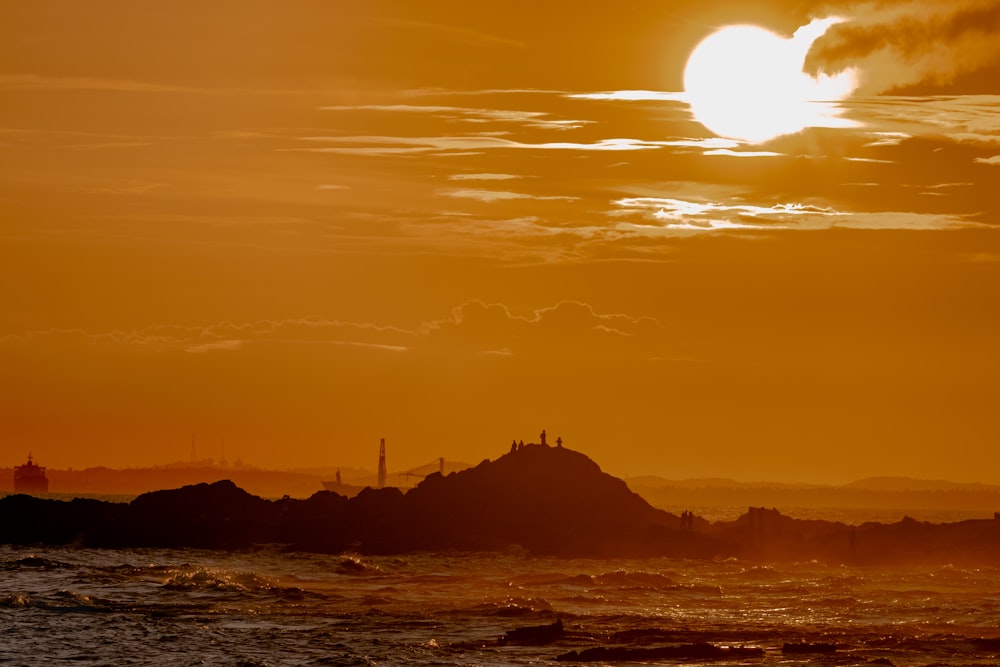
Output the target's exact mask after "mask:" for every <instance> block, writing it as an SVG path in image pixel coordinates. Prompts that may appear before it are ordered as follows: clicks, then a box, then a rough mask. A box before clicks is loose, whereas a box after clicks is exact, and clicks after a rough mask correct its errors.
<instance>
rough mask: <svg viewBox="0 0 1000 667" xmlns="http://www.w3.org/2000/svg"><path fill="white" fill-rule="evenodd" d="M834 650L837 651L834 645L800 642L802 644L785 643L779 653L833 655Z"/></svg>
mask: <svg viewBox="0 0 1000 667" xmlns="http://www.w3.org/2000/svg"><path fill="white" fill-rule="evenodd" d="M836 650H837V646H836V645H835V644H826V643H823V642H820V643H816V644H809V643H806V642H802V643H799V644H795V643H786V644H785V645H784V646H782V647H781V652H782V653H795V654H799V653H834V652H836Z"/></svg>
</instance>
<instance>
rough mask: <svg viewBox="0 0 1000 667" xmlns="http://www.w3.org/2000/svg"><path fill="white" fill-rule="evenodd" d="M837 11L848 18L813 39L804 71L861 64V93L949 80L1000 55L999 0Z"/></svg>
mask: <svg viewBox="0 0 1000 667" xmlns="http://www.w3.org/2000/svg"><path fill="white" fill-rule="evenodd" d="M832 11H834V12H835V13H837V14H839V15H840V16H842V17H843V18H844V19H845V20H844V21H843V22H841V23H839V24H837V25H835V26H833V27H831V28H830V30H828V31H827V32H826V34H824V35H823V36H822V37H820V38H819V39H818V40H816V42H815V43H814V44H813V46H812V48H811V49H810V51H809V54H808V56H807V58H806V63H805V68H806V71H808V72H809V73H812V74H815V73H831V72H839V71H842V70H844V69H847V68H850V67H854V68H857V69H858V71H859V75H860V86H859V92H860V93H863V94H870V95H871V94H878V93H882V92H885V91H888V90H891V89H894V88H901V87H904V86H910V85H915V84H920V83H933V84H947V83H950V82H951V81H953V80H954V79H955V78H956V77H957V76H959V75H960V74H964V73H967V72H973V71H976V70H978V69H980V68H982V67H984V66H987V65H990V64H992V63H994V62H997V61H998V60H1000V40H998V39H997V38H996V35H997V33H998V31H1000V1H998V0H959V1H957V2H937V1H933V0H905V1H900V0H891V1H889V2H871V3H864V4H859V5H855V6H853V7H849V8H834V9H832Z"/></svg>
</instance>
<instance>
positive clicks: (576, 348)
mask: <svg viewBox="0 0 1000 667" xmlns="http://www.w3.org/2000/svg"><path fill="white" fill-rule="evenodd" d="M422 330H423V331H424V333H425V334H426V336H427V343H428V344H429V345H431V346H432V347H433V348H434V349H439V350H440V349H447V350H464V351H466V352H477V353H489V352H495V353H498V354H503V355H504V356H527V357H537V356H538V355H543V356H545V357H546V358H550V357H552V356H563V357H573V356H574V355H578V354H580V352H581V350H586V351H587V352H588V354H591V355H595V356H598V357H600V356H602V355H608V354H611V355H613V356H622V355H625V356H634V355H636V354H639V355H641V356H648V355H649V354H650V350H651V349H655V348H658V347H659V346H660V345H661V344H662V336H663V333H664V328H663V326H662V325H661V324H660V323H659V322H658V321H657V320H656V319H654V318H652V317H645V316H638V317H636V316H632V315H628V314H624V313H600V312H598V311H597V310H596V309H594V308H593V307H592V306H590V305H588V304H585V303H581V302H579V301H562V302H560V303H557V304H555V305H552V306H545V307H542V308H538V309H535V310H534V311H532V312H531V313H530V314H527V315H517V314H515V313H513V312H512V311H511V310H510V309H509V308H508V307H507V306H505V305H503V304H498V303H487V302H484V301H481V300H478V299H472V300H469V301H467V302H465V303H463V304H462V305H460V306H457V307H456V308H454V309H453V310H452V313H451V315H450V316H449V317H446V318H443V319H440V320H435V321H431V322H427V323H425V324H424V325H423V327H422ZM581 361H583V359H581Z"/></svg>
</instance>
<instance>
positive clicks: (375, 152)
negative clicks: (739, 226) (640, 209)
mask: <svg viewBox="0 0 1000 667" xmlns="http://www.w3.org/2000/svg"><path fill="white" fill-rule="evenodd" d="M302 140H303V141H309V142H315V143H327V144H331V145H330V146H321V147H319V148H286V149H280V150H283V151H285V152H303V153H333V154H344V155H369V156H390V155H450V156H459V155H475V154H477V153H480V152H483V151H487V150H538V151H595V152H618V151H626V152H627V151H648V150H657V149H661V148H696V149H704V150H705V151H719V150H729V149H733V148H737V147H739V146H741V145H742V144H741V143H740V142H737V141H733V140H731V139H720V138H715V137H713V138H706V139H688V138H682V139H672V140H662V141H661V140H655V141H647V140H642V139H630V138H622V137H618V138H613V139H599V140H597V141H593V142H572V141H551V142H542V143H526V142H520V141H514V140H512V139H502V138H500V137H494V136H482V135H463V136H440V137H393V136H345V137H318V136H317V137H302ZM706 154H711V153H706Z"/></svg>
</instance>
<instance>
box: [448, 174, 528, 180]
mask: <svg viewBox="0 0 1000 667" xmlns="http://www.w3.org/2000/svg"><path fill="white" fill-rule="evenodd" d="M520 178H524V176H516V175H514V174H490V173H485V174H452V175H451V176H449V177H448V180H449V181H513V180H517V179H520Z"/></svg>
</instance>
